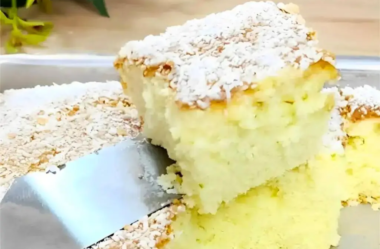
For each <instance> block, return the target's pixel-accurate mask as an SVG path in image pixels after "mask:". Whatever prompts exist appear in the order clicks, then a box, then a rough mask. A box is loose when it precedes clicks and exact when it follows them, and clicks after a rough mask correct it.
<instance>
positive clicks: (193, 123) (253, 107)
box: [120, 61, 337, 213]
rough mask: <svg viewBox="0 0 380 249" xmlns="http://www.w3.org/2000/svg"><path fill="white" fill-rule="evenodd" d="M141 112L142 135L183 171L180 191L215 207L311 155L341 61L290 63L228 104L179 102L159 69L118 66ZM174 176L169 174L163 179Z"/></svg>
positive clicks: (207, 208) (193, 202) (204, 208)
mask: <svg viewBox="0 0 380 249" xmlns="http://www.w3.org/2000/svg"><path fill="white" fill-rule="evenodd" d="M120 73H121V75H122V79H123V81H124V82H127V89H126V90H127V93H128V95H129V96H131V98H132V100H133V102H134V104H135V105H136V106H137V108H138V111H139V113H140V115H141V116H142V117H143V120H144V128H143V132H144V135H145V136H146V137H148V138H151V139H152V142H153V143H154V144H158V145H162V146H163V147H164V148H166V149H167V151H168V153H169V155H170V157H171V158H172V159H174V160H176V162H177V166H178V168H179V171H180V173H181V175H182V178H181V181H180V184H176V183H177V182H175V183H174V184H175V185H176V188H177V191H178V192H180V193H183V194H185V195H186V196H185V200H186V203H187V204H188V205H189V206H191V207H194V206H196V207H198V208H199V211H200V212H201V213H215V211H216V210H217V209H218V207H219V205H220V204H221V203H223V202H227V203H228V202H229V201H231V200H233V199H234V198H235V197H237V196H238V195H239V194H242V193H245V192H246V191H248V190H249V189H250V188H252V187H256V186H259V185H261V184H263V183H265V182H266V181H268V180H269V179H271V178H274V177H278V176H281V175H282V174H283V173H284V172H285V171H286V170H290V169H293V168H295V167H296V166H298V165H300V164H302V163H305V162H306V161H307V160H308V159H309V158H311V157H312V156H314V155H315V154H316V153H317V152H318V150H319V147H320V145H321V142H322V139H321V137H322V135H323V134H324V133H325V132H326V131H327V123H328V119H329V116H330V110H331V108H332V106H333V105H334V100H333V98H332V96H330V95H328V94H324V93H321V92H320V91H321V89H322V87H323V85H324V83H325V82H326V81H329V80H332V79H335V78H336V75H337V72H336V69H335V68H334V67H333V66H331V65H330V64H329V63H327V62H323V61H321V62H319V63H316V64H314V65H313V66H311V67H310V68H309V69H308V70H306V71H305V72H303V71H301V70H297V69H292V68H288V69H285V70H283V71H282V72H280V73H279V76H277V77H269V78H267V79H265V80H263V81H262V82H260V83H259V84H258V87H257V88H255V89H254V90H247V91H245V92H240V93H236V94H235V95H234V96H233V97H232V99H231V101H230V102H229V103H228V104H225V103H214V104H212V105H211V106H210V108H208V109H206V110H201V109H190V108H181V107H180V106H179V105H177V104H176V102H175V101H174V94H173V91H172V90H171V89H170V88H169V85H168V83H167V82H166V81H165V80H164V79H163V78H160V77H157V76H156V77H146V76H145V77H144V74H143V69H142V68H141V67H138V66H135V65H130V66H128V67H123V68H122V69H121V70H120ZM172 178H173V176H170V175H169V176H168V177H164V179H166V180H168V179H169V180H170V179H172Z"/></svg>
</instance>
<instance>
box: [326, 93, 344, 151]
mask: <svg viewBox="0 0 380 249" xmlns="http://www.w3.org/2000/svg"><path fill="white" fill-rule="evenodd" d="M322 92H324V93H330V94H333V95H334V99H335V105H334V108H333V109H332V111H331V117H330V120H329V124H328V131H327V133H326V134H325V135H324V136H323V138H322V139H323V146H324V147H325V149H327V151H328V152H329V153H337V154H343V153H344V147H343V140H344V138H345V137H346V133H345V132H344V131H343V124H344V123H343V122H344V120H343V117H342V115H341V109H342V108H345V107H346V106H347V101H346V100H345V99H344V98H343V97H342V96H341V94H340V91H339V89H338V88H336V87H332V88H324V89H323V90H322Z"/></svg>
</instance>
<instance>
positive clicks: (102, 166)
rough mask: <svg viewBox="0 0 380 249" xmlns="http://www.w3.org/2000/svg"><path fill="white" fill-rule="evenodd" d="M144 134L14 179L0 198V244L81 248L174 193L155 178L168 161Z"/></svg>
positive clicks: (13, 248)
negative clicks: (52, 169)
mask: <svg viewBox="0 0 380 249" xmlns="http://www.w3.org/2000/svg"><path fill="white" fill-rule="evenodd" d="M172 163H173V161H171V160H170V159H169V158H168V155H167V153H166V151H165V150H164V149H162V148H160V147H156V146H153V145H151V144H150V143H148V142H146V140H145V139H143V138H142V137H138V138H135V139H129V140H126V141H123V142H121V143H120V144H118V145H116V146H113V147H108V148H105V149H103V150H101V151H99V152H98V153H95V154H92V155H88V156H85V157H83V158H80V159H78V160H76V161H73V162H70V163H67V164H66V167H65V168H64V169H63V170H62V171H60V172H58V173H57V174H54V175H53V174H46V173H31V174H29V175H26V176H24V177H21V178H19V179H17V180H16V181H15V182H14V184H13V185H12V187H11V189H10V190H9V191H8V192H7V194H6V195H5V197H4V199H3V200H2V202H1V203H0V231H1V232H0V236H1V237H0V248H1V249H21V248H29V249H51V248H55V249H61V248H62V249H75V248H84V247H87V246H90V245H91V244H93V243H95V242H97V241H99V240H101V239H103V238H104V237H107V236H108V235H110V234H112V233H114V232H115V231H117V230H118V229H121V228H122V227H123V226H124V225H126V224H130V223H133V222H135V221H136V220H138V219H140V218H142V217H143V216H145V215H148V214H150V213H152V212H154V211H156V210H158V209H160V208H161V207H162V204H163V203H167V202H168V201H170V200H172V199H173V198H176V197H177V196H175V195H169V194H167V193H165V192H164V191H163V190H162V189H161V188H160V187H159V186H158V185H157V183H156V178H157V176H158V175H161V174H163V173H164V172H165V168H166V167H167V166H169V165H170V164H172Z"/></svg>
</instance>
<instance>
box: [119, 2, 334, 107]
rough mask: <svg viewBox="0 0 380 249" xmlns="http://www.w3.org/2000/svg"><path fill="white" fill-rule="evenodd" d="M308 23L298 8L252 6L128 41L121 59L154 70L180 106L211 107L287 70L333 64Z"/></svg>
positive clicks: (242, 6) (251, 3)
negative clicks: (311, 65)
mask: <svg viewBox="0 0 380 249" xmlns="http://www.w3.org/2000/svg"><path fill="white" fill-rule="evenodd" d="M304 23H305V22H304V20H303V19H302V17H301V16H300V15H299V14H298V6H296V5H294V4H289V5H285V4H282V3H280V4H278V5H276V4H275V3H273V2H248V3H246V4H243V5H240V6H237V7H235V8H234V9H232V10H230V11H225V12H221V13H218V14H211V15H209V16H207V17H205V18H203V19H195V20H191V21H188V22H186V23H185V24H184V25H182V26H174V27H170V28H168V29H167V30H166V32H165V33H162V34H160V35H159V36H153V35H150V36H147V37H146V38H145V39H144V40H141V41H130V42H128V43H127V44H126V45H125V46H124V47H123V48H122V49H121V51H120V52H119V58H120V59H125V63H126V65H130V64H135V65H142V66H143V67H146V68H148V69H149V68H156V69H157V71H156V75H161V76H166V77H167V79H168V80H169V82H170V87H171V88H172V89H174V90H175V91H176V93H177V94H176V100H177V101H178V102H180V103H182V104H185V105H189V106H193V105H196V106H198V107H200V108H207V107H208V106H209V103H210V101H212V100H215V101H221V100H226V99H227V100H228V99H229V98H230V96H231V92H232V90H246V89H248V88H250V87H251V88H254V87H255V86H256V85H257V82H258V81H259V80H261V79H263V78H266V77H268V76H274V75H276V73H278V71H279V70H280V69H282V68H284V67H286V66H293V67H296V68H300V69H303V70H304V69H306V68H308V67H309V65H310V64H312V63H315V62H317V61H319V60H321V59H322V60H325V61H328V62H330V63H332V64H333V63H334V58H333V57H332V56H331V55H329V54H328V53H327V52H325V51H322V50H320V49H318V48H316V47H315V46H316V44H317V40H316V39H315V32H314V31H312V30H311V29H308V28H307V27H306V26H305V25H304Z"/></svg>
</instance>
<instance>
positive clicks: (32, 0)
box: [25, 0, 35, 9]
mask: <svg viewBox="0 0 380 249" xmlns="http://www.w3.org/2000/svg"><path fill="white" fill-rule="evenodd" d="M34 2H35V0H26V3H25V8H27V9H28V8H30V6H32V5H33V4H34Z"/></svg>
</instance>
